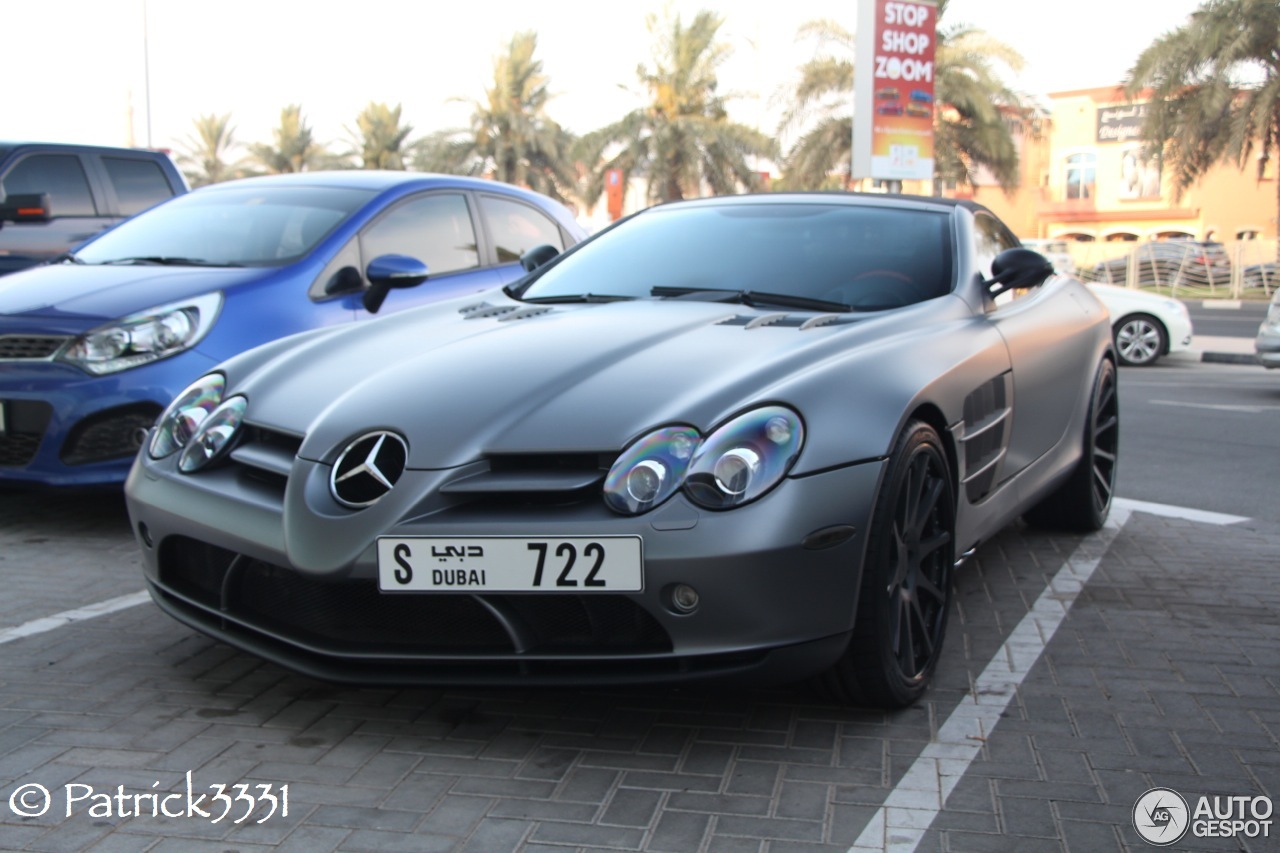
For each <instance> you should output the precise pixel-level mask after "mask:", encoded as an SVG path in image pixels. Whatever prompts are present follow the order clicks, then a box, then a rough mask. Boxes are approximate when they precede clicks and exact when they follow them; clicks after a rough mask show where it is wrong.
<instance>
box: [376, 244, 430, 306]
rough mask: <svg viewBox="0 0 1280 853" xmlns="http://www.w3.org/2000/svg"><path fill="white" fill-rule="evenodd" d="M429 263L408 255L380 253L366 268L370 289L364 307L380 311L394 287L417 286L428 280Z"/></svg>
mask: <svg viewBox="0 0 1280 853" xmlns="http://www.w3.org/2000/svg"><path fill="white" fill-rule="evenodd" d="M427 275H428V273H427V265H426V264H424V263H423V262H422V261H420V260H418V259H417V258H410V257H408V256H407V255H379V256H378V257H376V258H374V259H373V260H372V261H369V266H368V267H366V268H365V278H367V279H369V289H368V290H366V291H365V292H364V298H363V300H362V301H363V303H364V308H365V310H366V311H368V312H369V313H370V314H376V313H378V309H379V308H381V307H382V303H383V302H384V301H385V300H386V298H387V294H388V293H390V292H391V289H392V288H393V287H417V286H418V285H419V284H422V283H423V282H424V281H426V280H427Z"/></svg>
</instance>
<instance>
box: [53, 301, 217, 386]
mask: <svg viewBox="0 0 1280 853" xmlns="http://www.w3.org/2000/svg"><path fill="white" fill-rule="evenodd" d="M221 308H222V294H221V293H219V292H216V291H215V292H214V293H205V294H203V295H201V296H195V297H192V298H191V299H183V300H181V301H179V302H172V303H169V304H168V305H160V306H157V307H155V308H150V309H148V310H146V311H139V312H138V313H137V314H130V315H129V316H128V317H123V318H121V319H119V320H113V321H112V322H110V323H106V324H105V325H102V326H99V327H98V328H96V329H93V330H91V331H88V332H85V333H84V334H83V335H80V336H78V337H76V338H74V339H73V340H72V341H71V342H70V343H68V344H67V345H66V346H65V347H63V349H62V351H61V352H59V353H58V356H57V358H58V360H59V361H65V362H67V363H68V364H74V365H75V366H77V367H79V368H82V369H84V370H87V371H88V372H90V373H94V374H97V375H99V376H101V375H103V374H107V373H117V372H119V371H121V370H128V369H129V368H131V367H139V366H141V365H143V364H148V363H150V362H153V361H158V360H159V359H162V358H167V357H168V356H171V355H176V354H178V353H180V352H183V351H184V350H188V349H190V348H191V347H193V346H195V345H196V343H198V342H199V341H200V339H201V338H203V337H204V336H205V335H206V334H207V333H208V332H209V329H211V328H212V327H213V321H214V320H216V319H217V317H218V311H220V310H221Z"/></svg>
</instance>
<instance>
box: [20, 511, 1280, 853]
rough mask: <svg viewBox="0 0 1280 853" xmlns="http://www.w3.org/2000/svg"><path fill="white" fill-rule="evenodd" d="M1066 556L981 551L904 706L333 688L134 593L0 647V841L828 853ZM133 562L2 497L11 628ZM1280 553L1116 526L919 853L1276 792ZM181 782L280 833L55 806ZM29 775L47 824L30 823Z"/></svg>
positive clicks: (1271, 538)
mask: <svg viewBox="0 0 1280 853" xmlns="http://www.w3.org/2000/svg"><path fill="white" fill-rule="evenodd" d="M72 533H75V534H76V538H75V539H74V540H72V539H70V537H69V535H70V534H72ZM1079 544H1080V539H1079V538H1078V537H1069V536H1049V535H1045V534H1041V533H1038V532H1035V531H1030V530H1026V529H1021V528H1012V529H1010V530H1008V531H1006V532H1005V533H1004V534H1002V535H1001V536H1000V537H999V538H998V539H996V540H994V541H992V542H991V543H988V544H987V545H986V546H984V548H983V549H982V550H981V551H980V552H979V554H978V557H977V559H976V560H975V561H974V562H973V563H971V565H970V566H969V567H968V569H967V570H966V571H965V572H964V573H963V574H962V575H961V577H960V578H959V582H958V589H957V606H956V610H955V612H954V614H953V621H952V623H951V633H950V636H949V638H948V648H947V652H946V659H945V660H944V661H943V665H942V668H941V673H940V677H939V678H938V681H937V685H936V688H935V689H934V690H933V691H932V692H931V693H930V694H929V696H928V698H927V701H925V702H923V703H921V704H920V705H919V706H917V707H916V708H913V709H910V710H908V711H904V712H901V713H897V714H882V713H877V712H868V711H863V710H856V709H844V708H838V707H833V706H831V705H827V704H823V703H821V702H819V701H816V700H815V699H814V698H813V697H812V696H811V695H809V694H807V693H805V692H804V691H802V690H795V689H785V688H784V689H769V690H741V691H722V690H710V689H706V690H671V689H645V690H641V689H632V690H614V691H585V690H584V691H550V690H522V691H512V690H506V691H503V690H438V691H436V690H417V691H395V690H385V691H384V690H347V689H341V688H335V687H332V686H329V685H325V684H321V683H318V682H314V681H310V680H308V679H304V678H299V677H297V676H293V675H291V674H289V673H287V672H285V671H283V670H280V669H278V668H276V667H274V666H271V665H268V664H264V663H262V662H260V661H258V660H256V659H255V658H252V657H250V656H247V655H243V654H240V653H238V652H235V651H233V650H231V649H229V648H227V647H225V646H221V645H219V644H217V643H214V642H212V641H210V640H208V639H206V638H204V637H202V636H200V635H198V634H194V633H192V632H191V631H189V630H187V629H185V628H183V627H181V626H179V625H178V624H176V623H174V622H172V621H171V620H169V619H168V618H167V617H164V616H163V615H162V614H160V613H159V611H157V610H156V609H155V608H154V607H153V606H152V605H150V604H146V605H142V606H139V607H134V608H131V609H128V610H124V611H121V612H119V613H115V614H112V615H109V616H104V617H101V618H98V619H95V620H91V621H87V622H80V623H76V624H72V625H68V626H66V627H62V628H59V629H56V630H53V631H50V632H48V633H44V634H40V635H37V636H32V637H27V638H25V639H21V640H17V641H15V642H11V643H8V644H5V645H0V849H2V850H36V851H72V850H95V851H132V850H139V851H140V850H150V851H201V850H209V851H226V850H237V851H258V850H263V851H265V850H299V851H308V853H310V851H331V850H338V851H352V853H354V851H396V850H406V851H433V850H465V851H502V850H514V849H521V850H526V851H537V853H550V851H556V853H565V851H569V850H580V851H589V850H652V851H678V853H683V851H756V853H762V851H770V853H780V851H787V853H790V851H811V853H817V851H828V850H830V851H843V850H846V849H847V848H848V847H849V846H850V845H851V844H852V843H853V842H854V840H855V839H856V838H857V837H858V836H859V834H860V833H861V832H862V830H863V828H864V827H865V826H866V824H867V823H868V821H869V820H870V819H871V817H872V815H873V814H874V813H875V811H876V809H877V808H878V807H879V806H880V805H881V804H882V803H883V802H884V800H885V798H886V797H887V796H888V794H889V792H890V791H891V790H892V789H893V787H894V785H895V784H897V782H898V781H899V780H900V779H901V778H902V776H903V774H904V773H905V772H906V770H907V768H908V767H909V766H910V765H911V763H912V762H913V761H914V760H915V758H916V757H917V755H918V754H919V753H920V750H921V749H922V748H923V747H924V746H925V744H927V743H928V742H929V741H930V739H931V738H932V737H934V736H935V735H936V733H937V730H938V727H939V726H940V725H941V723H942V722H943V721H944V720H945V719H946V718H947V716H948V714H950V712H951V710H952V709H954V708H955V706H956V705H957V703H958V702H959V701H960V700H961V698H962V697H964V696H965V695H967V694H968V693H969V691H970V690H971V689H972V688H971V685H972V684H973V681H974V679H975V678H976V676H977V674H978V673H979V672H981V670H982V669H983V667H984V666H985V665H986V664H987V662H988V661H989V660H990V659H991V657H992V655H993V654H994V653H995V652H996V650H997V649H998V648H999V647H1000V645H1001V643H1003V642H1004V640H1005V638H1006V637H1007V636H1008V634H1009V632H1010V631H1011V630H1012V628H1013V627H1014V626H1015V625H1016V624H1017V623H1018V621H1019V620H1020V619H1021V618H1022V616H1023V615H1024V614H1025V613H1026V612H1027V609H1028V607H1029V606H1030V604H1031V603H1032V602H1033V601H1034V600H1035V599H1036V597H1037V596H1039V595H1040V593H1041V592H1042V591H1043V590H1044V589H1045V586H1046V579H1047V578H1048V577H1049V576H1051V575H1052V574H1053V573H1054V572H1055V571H1056V570H1057V569H1058V567H1059V566H1061V564H1062V562H1063V560H1064V559H1065V558H1066V557H1067V555H1069V554H1070V553H1071V552H1072V551H1073V550H1074V549H1075V548H1076V547H1077V546H1078V545H1079ZM132 547H133V546H132V543H131V540H130V538H129V535H128V532H127V530H126V529H125V528H124V523H123V516H122V512H121V509H120V506H119V502H118V501H114V500H113V499H110V498H99V499H91V500H87V501H82V502H78V503H77V502H72V503H70V504H68V503H65V502H64V501H58V500H54V499H51V498H42V497H37V498H30V499H23V500H21V501H19V500H17V499H16V498H15V497H14V496H12V495H0V569H3V571H4V573H5V579H6V585H7V589H8V590H9V591H10V594H8V595H6V596H5V598H4V599H3V600H0V628H3V627H10V626H12V625H15V624H19V623H21V622H25V621H27V620H29V619H33V618H36V617H39V616H44V615H49V614H51V613H54V612H58V611H61V610H65V609H68V608H70V607H76V606H81V605H84V604H87V603H91V602H93V601H99V600H103V599H106V598H111V597H114V596H116V595H120V594H122V593H127V592H132V591H134V590H137V589H139V588H140V586H141V584H140V582H139V581H138V579H137V574H136V572H137V568H136V561H135V560H134V558H133V554H132ZM1278 555H1280V530H1276V529H1269V528H1265V527H1261V526H1253V525H1246V526H1243V527H1241V526H1237V527H1230V528H1223V527H1214V526H1210V525H1206V524H1197V523H1192V522H1184V521H1171V520H1168V519H1164V518H1157V517H1154V516H1149V515H1143V514H1137V515H1135V516H1133V518H1132V519H1131V520H1130V521H1129V523H1128V524H1127V526H1126V527H1125V529H1124V530H1123V531H1122V532H1121V533H1120V534H1119V535H1118V536H1117V538H1116V539H1115V541H1114V543H1113V544H1112V545H1111V547H1110V548H1109V549H1108V551H1107V553H1106V555H1105V557H1104V559H1103V561H1102V563H1101V565H1100V567H1099V569H1098V570H1097V572H1096V573H1095V575H1094V576H1093V579H1092V581H1091V582H1090V583H1089V585H1088V587H1087V588H1086V590H1085V592H1084V593H1083V594H1082V595H1081V597H1080V599H1079V600H1078V601H1077V603H1076V605H1075V607H1074V608H1073V609H1072V611H1071V612H1070V614H1069V615H1068V617H1067V619H1066V621H1065V622H1064V623H1063V625H1062V628H1061V629H1060V630H1059V632H1058V633H1057V635H1056V636H1055V637H1054V639H1053V640H1052V642H1051V643H1050V644H1049V646H1048V649H1047V650H1046V653H1045V655H1044V656H1043V657H1042V658H1041V660H1040V661H1039V662H1038V663H1037V665H1036V666H1035V668H1034V669H1033V670H1032V672H1031V674H1030V677H1029V678H1028V679H1027V680H1026V682H1025V683H1024V684H1023V685H1022V686H1021V688H1020V689H1019V691H1018V695H1017V697H1016V698H1015V699H1014V701H1013V703H1012V704H1011V705H1010V706H1009V708H1008V710H1007V711H1006V713H1005V715H1004V718H1003V719H1002V720H1001V722H1000V724H999V725H998V727H997V728H996V729H995V731H994V733H992V734H991V735H990V736H989V737H988V738H987V740H986V741H985V742H984V743H983V744H982V748H981V751H980V754H979V757H978V759H977V760H976V761H975V762H974V763H973V764H972V765H971V766H970V767H969V770H968V772H967V773H966V775H965V776H964V778H963V780H962V781H961V782H960V784H959V785H958V787H957V788H956V789H955V791H954V793H953V795H952V796H951V798H950V800H949V801H948V803H947V806H946V808H945V809H944V810H943V811H942V812H940V813H939V815H938V817H937V819H936V820H935V821H934V822H933V824H932V826H931V828H930V830H929V832H928V833H927V834H926V835H925V837H924V840H923V842H922V844H921V845H920V848H919V849H921V850H946V851H960V850H1017V851H1025V850H1040V849H1045V850H1060V849H1067V850H1071V851H1081V850H1083V851H1094V850H1110V849H1145V845H1144V844H1143V843H1142V842H1141V841H1140V840H1139V839H1138V836H1137V835H1136V833H1135V832H1134V830H1133V829H1132V826H1131V824H1130V810H1131V808H1132V805H1133V802H1134V800H1135V799H1136V798H1137V797H1138V796H1139V795H1140V794H1141V793H1142V792H1143V791H1145V790H1147V789H1148V788H1150V787H1153V786H1166V787H1171V788H1174V789H1176V790H1178V791H1180V792H1182V793H1183V794H1184V795H1185V796H1188V798H1190V797H1191V796H1192V795H1199V794H1214V793H1221V794H1229V795H1241V794H1249V795H1253V794H1265V795H1268V796H1271V797H1272V798H1276V797H1277V796H1280V749H1277V738H1278V737H1280V701H1278V698H1280V697H1278V694H1280V642H1278V641H1280V589H1278V588H1277V586H1276V584H1275V583H1274V580H1273V577H1272V575H1273V573H1274V572H1275V570H1276V566H1277V563H1280V560H1277V556H1278ZM187 771H192V774H193V779H194V780H195V783H196V785H197V786H203V787H205V788H206V790H207V786H208V785H209V784H211V783H226V784H232V783H249V784H253V785H257V784H259V783H262V784H266V783H271V784H274V785H275V786H277V788H278V786H279V785H281V784H285V783H287V784H289V786H290V812H289V816H288V817H287V818H284V817H281V816H279V815H276V816H275V817H273V818H271V819H270V820H267V821H266V822H264V823H262V824H253V823H252V821H253V820H256V819H257V817H258V816H259V814H261V813H258V814H255V815H254V817H253V818H251V819H250V820H249V821H246V822H245V823H243V824H241V825H239V826H236V825H234V824H231V823H229V822H228V820H224V821H223V822H221V823H219V824H216V825H215V824H212V823H210V821H209V820H201V819H196V818H163V817H159V818H153V817H150V816H145V817H125V818H122V817H120V816H118V815H113V816H106V817H93V816H90V815H89V814H88V813H87V812H86V808H87V806H83V805H82V806H78V807H77V811H76V812H75V813H74V814H73V815H72V816H71V817H66V816H65V814H64V813H63V809H64V799H63V797H62V786H64V785H66V784H68V783H78V784H81V785H91V786H93V787H94V790H95V791H97V792H104V791H109V790H110V791H114V789H115V788H116V786H119V785H123V786H124V787H125V789H126V790H128V791H130V792H148V791H182V790H184V789H185V785H186V779H185V774H186V772H187ZM30 783H38V784H41V785H43V786H45V787H47V788H49V789H50V790H51V791H52V792H53V795H54V801H53V802H54V805H53V807H52V808H51V809H50V811H49V812H48V813H46V814H44V815H43V816H40V817H36V818H29V819H22V818H19V817H17V816H16V815H14V814H12V812H11V810H10V808H9V804H8V797H9V795H10V793H12V792H13V791H14V790H16V789H17V788H18V787H19V786H22V785H25V784H30ZM153 783H158V785H156V786H154V787H153ZM81 790H83V789H81ZM239 814H240V811H239V809H238V810H237V811H236V813H235V815H236V816H238V815H239ZM1277 846H1280V845H1277V843H1276V842H1274V841H1270V842H1269V846H1268V844H1267V843H1263V844H1256V845H1251V846H1246V845H1242V844H1238V843H1236V842H1234V841H1225V840H1220V841H1218V842H1216V843H1215V842H1207V841H1206V842H1196V843H1195V844H1191V843H1184V844H1183V845H1180V846H1179V847H1178V848H1177V849H1215V850H1237V849H1250V850H1253V849H1258V850H1264V849H1276V848H1277Z"/></svg>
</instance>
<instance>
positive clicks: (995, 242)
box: [974, 213, 1035, 305]
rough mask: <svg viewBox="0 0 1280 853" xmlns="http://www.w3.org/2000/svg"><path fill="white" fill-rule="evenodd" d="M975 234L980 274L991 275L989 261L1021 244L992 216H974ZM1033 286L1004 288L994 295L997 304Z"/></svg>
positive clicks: (1018, 297) (1020, 295) (1015, 298)
mask: <svg viewBox="0 0 1280 853" xmlns="http://www.w3.org/2000/svg"><path fill="white" fill-rule="evenodd" d="M974 224H975V235H974V239H975V241H976V243H977V250H978V251H977V254H978V263H979V265H980V267H981V269H982V274H983V275H984V276H987V277H988V278H990V277H991V262H992V261H994V260H995V259H996V255H998V254H1000V253H1001V252H1003V251H1004V250H1005V249H1016V248H1018V247H1019V246H1021V245H1022V243H1021V242H1020V241H1019V240H1018V238H1017V237H1015V236H1013V234H1012V233H1010V232H1009V230H1008V229H1007V228H1005V227H1004V226H1003V225H1001V224H1000V222H999V221H998V220H996V219H995V218H994V217H991V216H987V215H986V214H983V213H979V214H977V215H976V216H975V217H974ZM1034 290H1035V288H1021V289H1018V290H1006V291H1005V292H1004V293H1002V294H1000V295H999V296H998V297H996V304H997V305H1007V304H1008V303H1010V302H1014V301H1016V300H1018V299H1021V298H1022V297H1023V296H1026V295H1027V294H1028V293H1031V292H1033V291H1034Z"/></svg>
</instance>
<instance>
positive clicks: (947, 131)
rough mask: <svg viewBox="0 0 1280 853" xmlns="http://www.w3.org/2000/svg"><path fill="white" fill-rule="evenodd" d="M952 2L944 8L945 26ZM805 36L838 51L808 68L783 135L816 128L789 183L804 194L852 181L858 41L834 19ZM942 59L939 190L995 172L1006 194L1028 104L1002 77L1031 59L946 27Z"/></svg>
mask: <svg viewBox="0 0 1280 853" xmlns="http://www.w3.org/2000/svg"><path fill="white" fill-rule="evenodd" d="M946 9H947V0H939V2H938V21H939V23H941V21H942V18H943V15H944V14H945V13H946ZM797 37H798V38H814V39H817V41H818V42H819V43H820V44H821V45H823V46H829V47H833V48H835V49H836V55H824V56H819V57H817V58H815V59H813V60H811V61H810V62H807V63H806V64H805V65H803V66H802V67H801V69H800V82H799V83H798V84H797V85H796V89H795V94H794V102H793V105H792V107H791V108H790V109H789V110H788V111H787V112H786V114H785V115H784V117H783V121H782V125H781V127H779V133H780V134H781V133H783V132H785V131H787V130H788V129H790V128H793V127H795V126H797V125H805V124H807V125H809V127H808V129H807V130H806V131H805V132H804V133H803V134H802V135H801V136H800V138H799V139H798V140H797V141H796V143H795V144H794V145H793V146H792V147H791V150H790V151H789V152H788V153H787V158H786V166H785V168H784V181H785V183H786V184H788V185H791V186H794V187H796V188H800V189H817V188H821V187H832V186H842V185H844V184H845V183H846V182H847V180H848V178H849V177H850V171H851V165H852V164H851V151H852V145H853V140H852V132H853V131H852V128H853V115H852V113H851V112H850V111H849V102H850V100H851V99H852V94H853V75H854V59H853V57H854V44H855V36H854V34H853V33H850V32H849V31H848V30H846V29H844V28H843V27H841V26H840V25H839V24H837V23H835V22H833V21H827V20H820V21H811V22H809V23H807V24H805V25H803V26H802V27H801V28H800V31H799V33H798V34H797ZM936 38H937V45H936V48H935V53H934V60H933V66H934V94H935V96H936V98H937V101H938V104H939V107H940V109H938V110H936V111H935V113H934V122H933V148H934V166H933V169H934V180H935V187H936V188H940V186H941V184H942V182H946V181H954V182H955V183H957V184H966V183H968V184H971V183H973V179H974V175H975V173H976V172H977V170H978V169H979V168H982V167H985V168H986V169H988V170H989V171H990V172H991V173H992V174H993V175H994V176H995V178H996V180H997V181H998V182H999V183H1000V185H1001V187H1003V188H1004V189H1005V190H1009V189H1012V188H1013V187H1014V186H1016V185H1017V183H1018V151H1017V147H1016V146H1015V145H1014V142H1013V137H1012V135H1011V132H1010V129H1009V123H1008V120H1009V118H1010V116H1011V115H1013V116H1016V115H1018V114H1020V112H1021V99H1020V98H1019V96H1018V95H1017V94H1016V93H1015V92H1014V91H1013V90H1012V89H1010V88H1009V87H1008V86H1006V85H1005V84H1004V83H1003V82H1002V81H1001V79H1000V75H999V71H998V69H999V66H1000V65H1005V66H1008V67H1009V68H1010V69H1012V70H1013V71H1018V70H1019V69H1021V68H1022V65H1023V60H1022V57H1021V56H1019V55H1018V53H1017V51H1015V50H1014V49H1013V48H1012V47H1009V46H1008V45H1006V44H1004V43H1003V42H1000V41H998V40H996V39H994V38H992V37H990V36H989V35H987V34H986V33H985V32H983V31H982V30H979V29H975V28H973V27H968V26H964V25H958V26H954V27H939V28H938V31H937V36H936Z"/></svg>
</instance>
